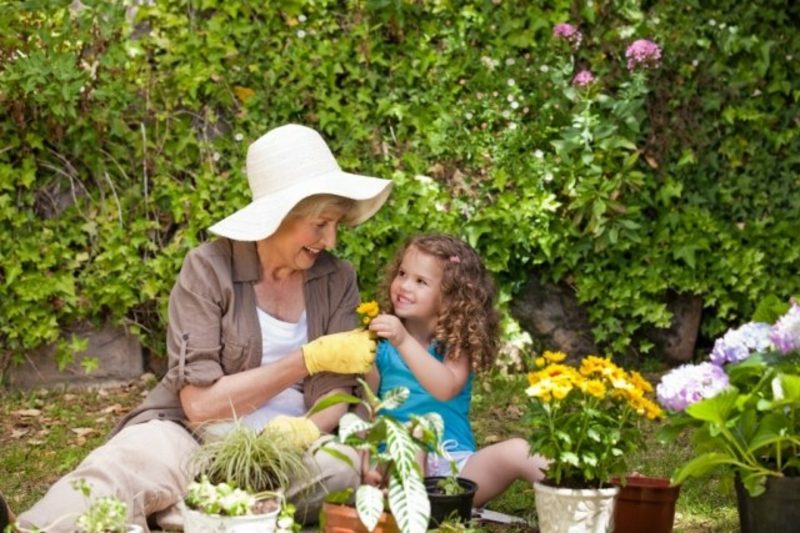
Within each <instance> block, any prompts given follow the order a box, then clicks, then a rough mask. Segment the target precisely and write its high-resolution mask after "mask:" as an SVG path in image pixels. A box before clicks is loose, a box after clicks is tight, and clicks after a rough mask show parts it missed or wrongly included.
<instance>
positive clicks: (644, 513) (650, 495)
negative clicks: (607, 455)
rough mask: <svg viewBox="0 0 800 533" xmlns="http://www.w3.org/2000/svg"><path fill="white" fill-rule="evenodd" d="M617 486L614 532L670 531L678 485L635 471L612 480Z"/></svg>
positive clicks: (657, 532)
mask: <svg viewBox="0 0 800 533" xmlns="http://www.w3.org/2000/svg"><path fill="white" fill-rule="evenodd" d="M612 483H613V484H614V485H617V486H618V487H619V494H618V495H617V502H616V504H615V505H614V533H639V532H641V531H647V533H670V532H671V531H672V525H673V523H674V521H675V504H676V503H677V501H678V496H679V494H680V490H681V487H680V485H674V484H672V482H671V481H670V480H669V479H667V478H663V477H652V476H644V475H641V474H638V473H634V474H630V475H628V476H625V477H624V478H620V479H614V480H612Z"/></svg>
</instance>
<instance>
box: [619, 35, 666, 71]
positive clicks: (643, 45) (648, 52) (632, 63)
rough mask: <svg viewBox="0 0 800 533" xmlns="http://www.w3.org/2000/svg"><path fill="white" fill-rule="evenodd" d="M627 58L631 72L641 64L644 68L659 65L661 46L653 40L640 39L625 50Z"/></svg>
mask: <svg viewBox="0 0 800 533" xmlns="http://www.w3.org/2000/svg"><path fill="white" fill-rule="evenodd" d="M625 58H626V59H627V60H628V70H629V71H631V72H632V71H633V70H634V69H635V68H636V67H637V66H640V65H641V66H642V67H643V68H651V67H657V66H658V65H659V63H660V61H661V48H660V47H659V46H658V45H657V44H656V43H654V42H653V41H648V40H647V39H639V40H637V41H634V42H633V44H631V45H630V46H629V47H628V49H627V50H625Z"/></svg>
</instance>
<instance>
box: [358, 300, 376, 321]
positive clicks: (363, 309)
mask: <svg viewBox="0 0 800 533" xmlns="http://www.w3.org/2000/svg"><path fill="white" fill-rule="evenodd" d="M380 312H381V310H380V307H378V302H376V301H375V300H370V301H369V302H362V303H361V304H360V305H359V306H358V307H356V313H358V314H359V315H363V316H367V317H369V318H375V317H376V316H378V314H379V313H380Z"/></svg>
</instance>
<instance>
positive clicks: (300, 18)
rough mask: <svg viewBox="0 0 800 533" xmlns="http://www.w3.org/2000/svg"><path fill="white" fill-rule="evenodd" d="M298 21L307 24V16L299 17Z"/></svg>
mask: <svg viewBox="0 0 800 533" xmlns="http://www.w3.org/2000/svg"><path fill="white" fill-rule="evenodd" d="M297 20H298V21H300V22H305V21H306V20H307V19H306V16H305V15H302V14H300V15H297Z"/></svg>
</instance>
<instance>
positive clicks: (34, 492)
mask: <svg viewBox="0 0 800 533" xmlns="http://www.w3.org/2000/svg"><path fill="white" fill-rule="evenodd" d="M154 384H155V380H154V379H153V378H152V377H147V376H145V377H143V378H142V379H140V380H137V381H134V382H132V383H130V384H128V385H122V386H115V387H108V388H104V389H86V390H71V391H70V390H66V389H56V390H50V391H45V390H36V391H31V392H7V391H5V392H3V401H2V403H0V424H2V432H1V433H0V491H2V492H3V494H4V495H5V496H6V498H7V499H8V500H9V503H10V504H11V506H12V508H13V509H16V510H21V509H26V508H28V507H29V506H31V505H32V504H33V503H34V502H35V501H36V500H37V499H38V498H39V497H41V496H42V495H43V494H44V492H45V491H46V489H47V487H48V486H49V485H50V484H51V483H52V482H53V481H55V480H56V479H57V478H58V477H60V476H61V475H63V474H64V473H66V472H68V471H69V470H71V469H72V468H74V467H75V466H76V465H77V464H78V462H80V461H81V459H83V457H85V456H86V454H88V453H89V452H90V451H91V450H92V449H94V448H96V447H97V446H99V445H100V444H102V442H103V441H104V439H105V436H106V435H107V433H108V432H109V431H110V430H111V428H112V427H113V426H114V424H115V423H116V421H117V420H118V419H119V418H120V417H121V416H122V414H124V413H125V412H126V411H127V410H128V409H130V408H131V407H133V406H135V405H136V404H138V403H139V401H141V399H142V398H143V396H144V395H145V394H146V393H147V391H148V390H149V389H150V388H151V387H152V386H153V385H154ZM524 387H525V381H524V378H523V377H522V376H515V377H513V378H509V377H504V376H501V375H495V376H484V377H482V378H481V379H479V380H477V381H476V384H475V390H474V398H473V413H472V420H473V427H474V430H475V434H476V437H477V440H478V442H479V444H489V443H492V442H497V441H498V440H502V439H504V438H507V437H510V436H525V434H526V428H525V426H524V424H523V421H522V415H523V401H524V393H523V391H524ZM648 442H649V443H650V444H649V445H648V447H647V449H646V450H642V451H641V452H640V453H639V454H638V455H637V456H636V457H634V458H632V462H631V466H632V469H633V470H636V471H638V472H641V473H643V474H651V475H665V476H666V475H669V473H670V472H671V471H672V470H673V468H674V467H675V466H676V465H678V464H680V463H681V462H682V461H684V460H686V458H687V457H689V455H690V447H689V444H688V442H685V441H684V442H676V443H673V444H671V445H670V446H667V447H665V446H661V445H659V444H658V443H656V442H655V439H654V437H653V436H652V435H650V436H648ZM488 508H490V509H493V510H495V511H500V512H503V513H508V514H512V515H516V516H521V517H524V518H526V519H529V520H531V521H534V520H535V512H534V505H533V489H532V488H531V487H530V486H529V485H528V484H526V483H523V482H516V483H515V484H514V485H512V486H511V488H510V489H509V490H508V491H506V493H505V494H503V495H502V496H501V497H499V498H497V499H496V500H494V501H493V502H491V504H490V505H489V506H488ZM489 530H490V531H515V530H516V531H524V530H525V529H524V528H509V527H501V528H490V529H489ZM736 530H738V517H737V514H736V507H735V501H734V497H733V490H732V487H729V486H723V485H722V484H721V483H720V482H718V481H716V480H713V479H710V478H709V479H703V480H690V481H688V482H687V483H686V484H685V485H684V486H683V487H682V490H681V497H680V499H679V500H678V510H677V516H676V520H675V531H676V532H730V531H736Z"/></svg>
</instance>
